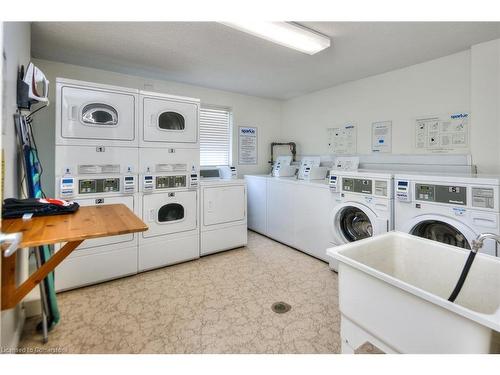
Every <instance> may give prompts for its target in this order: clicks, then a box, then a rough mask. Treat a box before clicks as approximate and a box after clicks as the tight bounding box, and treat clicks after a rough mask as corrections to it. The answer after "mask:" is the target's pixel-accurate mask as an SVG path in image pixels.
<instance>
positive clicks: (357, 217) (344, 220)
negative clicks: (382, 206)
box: [333, 202, 388, 244]
mask: <svg viewBox="0 0 500 375" xmlns="http://www.w3.org/2000/svg"><path fill="white" fill-rule="evenodd" d="M387 230H388V221H387V220H385V219H381V218H378V217H377V215H376V214H375V213H374V212H373V211H372V210H371V209H370V208H369V207H367V206H365V205H363V204H360V203H357V202H346V203H343V204H341V205H339V206H337V207H335V209H334V212H333V235H334V239H335V241H336V242H337V244H344V243H348V242H354V241H358V240H362V239H364V238H368V237H372V236H374V235H377V234H381V233H385V232H387Z"/></svg>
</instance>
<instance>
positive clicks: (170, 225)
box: [138, 148, 200, 271]
mask: <svg viewBox="0 0 500 375" xmlns="http://www.w3.org/2000/svg"><path fill="white" fill-rule="evenodd" d="M139 165H140V171H141V174H140V176H139V180H140V191H141V193H142V198H141V204H142V208H141V210H142V219H143V221H144V222H145V223H146V224H147V225H148V227H149V230H148V231H146V232H143V233H141V234H140V235H139V250H138V268H139V271H144V270H149V269H153V268H159V267H163V266H167V265H171V264H175V263H180V262H184V261H187V260H191V259H195V258H199V256H200V250H199V238H200V234H199V210H200V208H199V186H198V169H197V168H198V165H199V154H198V152H197V150H196V149H169V148H154V149H152V148H151V149H150V148H141V149H140V154H139Z"/></svg>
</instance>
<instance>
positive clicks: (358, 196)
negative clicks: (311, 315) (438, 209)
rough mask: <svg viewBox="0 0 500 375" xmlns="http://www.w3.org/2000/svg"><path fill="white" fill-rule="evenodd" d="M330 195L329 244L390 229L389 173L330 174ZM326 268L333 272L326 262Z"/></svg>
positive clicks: (365, 236)
mask: <svg viewBox="0 0 500 375" xmlns="http://www.w3.org/2000/svg"><path fill="white" fill-rule="evenodd" d="M330 190H331V192H332V194H334V200H335V204H334V206H333V208H332V212H331V219H330V228H331V234H332V245H334V246H338V245H343V244H346V243H349V242H354V241H358V240H362V239H365V238H368V237H372V236H376V235H379V234H382V233H387V232H388V231H390V230H392V229H393V228H394V198H393V197H394V196H393V174H392V173H389V172H377V171H370V170H358V171H336V170H333V171H331V172H330ZM330 268H332V269H333V270H337V264H336V262H335V261H334V260H333V259H331V260H330Z"/></svg>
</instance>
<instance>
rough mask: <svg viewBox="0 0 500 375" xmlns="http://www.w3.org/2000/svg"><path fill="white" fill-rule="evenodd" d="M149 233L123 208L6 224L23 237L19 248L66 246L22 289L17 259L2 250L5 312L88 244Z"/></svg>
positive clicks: (7, 221)
mask: <svg viewBox="0 0 500 375" xmlns="http://www.w3.org/2000/svg"><path fill="white" fill-rule="evenodd" d="M147 229H148V227H147V225H146V224H144V223H143V222H142V220H140V219H139V218H138V217H137V216H135V214H134V213H133V212H132V211H130V209H129V208H128V207H127V206H125V205H123V204H109V205H99V206H88V207H80V209H79V210H78V211H77V212H75V213H73V214H66V215H54V216H37V217H33V218H31V219H28V220H23V219H21V218H19V219H5V220H3V221H2V231H3V232H4V233H18V232H20V233H22V240H21V242H20V244H19V245H18V246H17V248H25V247H35V246H42V245H51V244H55V243H64V242H66V244H65V245H64V246H63V247H62V248H61V249H60V250H59V251H57V252H56V253H55V254H54V255H53V256H52V257H51V258H50V259H49V260H48V261H47V262H46V263H44V264H43V265H42V266H41V267H40V268H38V269H37V270H36V271H35V272H33V274H31V275H30V276H29V277H28V279H27V280H26V281H24V282H23V283H22V284H21V285H19V286H17V285H16V256H15V254H12V255H10V256H5V255H6V254H5V249H2V293H1V295H2V304H1V309H2V310H6V309H11V308H13V307H15V306H16V305H17V304H18V303H19V302H21V300H22V299H23V298H24V297H25V296H26V295H27V294H28V293H29V292H30V291H31V290H32V289H33V288H35V287H36V286H37V285H38V284H39V283H40V282H41V281H42V280H43V279H44V278H45V277H46V276H47V275H48V274H49V273H50V272H52V271H54V269H55V268H56V267H57V265H59V263H61V262H62V261H63V260H64V259H65V258H66V257H67V256H68V255H69V254H71V252H72V251H73V250H75V249H76V248H77V247H78V246H79V245H80V244H81V243H82V242H83V241H84V240H87V239H91V238H98V237H108V236H117V235H120V234H128V233H136V232H144V231H146V230H147Z"/></svg>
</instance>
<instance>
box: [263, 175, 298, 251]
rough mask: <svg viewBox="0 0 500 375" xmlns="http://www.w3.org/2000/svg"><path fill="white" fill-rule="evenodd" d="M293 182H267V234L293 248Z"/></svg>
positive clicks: (294, 186) (295, 185)
mask: <svg viewBox="0 0 500 375" xmlns="http://www.w3.org/2000/svg"><path fill="white" fill-rule="evenodd" d="M296 187H297V184H296V183H295V182H285V181H278V180H277V181H269V182H268V184H267V234H268V236H269V237H271V238H274V239H276V240H278V241H280V242H283V243H286V244H287V245H290V246H295V238H294V237H295V233H294V221H295V220H294V216H295V204H294V200H295V199H294V195H295V189H296Z"/></svg>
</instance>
